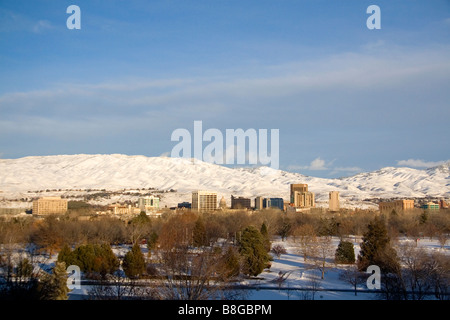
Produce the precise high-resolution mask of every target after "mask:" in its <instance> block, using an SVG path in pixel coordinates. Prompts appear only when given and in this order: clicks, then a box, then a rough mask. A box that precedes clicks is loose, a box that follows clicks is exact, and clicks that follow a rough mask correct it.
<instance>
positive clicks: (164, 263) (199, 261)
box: [0, 210, 449, 299]
mask: <svg viewBox="0 0 450 320" xmlns="http://www.w3.org/2000/svg"><path fill="white" fill-rule="evenodd" d="M351 218H354V220H355V221H356V222H355V221H354V222H351V223H350V221H351ZM369 218H370V219H369ZM411 219H413V220H414V219H417V220H415V221H417V223H418V224H419V225H422V226H424V225H428V224H431V225H434V224H435V223H436V222H438V221H439V222H440V223H442V224H437V223H436V228H439V230H441V231H446V230H447V231H448V228H449V225H448V217H446V216H438V215H437V216H426V217H425V218H424V216H423V215H419V216H417V217H412V218H411V217H406V216H405V215H402V214H396V213H392V214H390V215H388V216H383V217H381V218H377V219H375V220H374V218H373V215H371V216H369V215H368V213H365V212H363V213H361V214H360V215H359V214H353V215H348V216H347V215H343V216H320V215H317V216H314V215H308V214H298V215H289V214H288V215H286V214H280V212H277V211H270V210H268V211H264V212H261V213H258V214H254V215H250V214H248V213H246V212H236V213H227V214H221V213H214V214H195V213H185V214H177V215H171V216H168V217H163V218H162V219H150V218H149V217H147V216H146V215H145V214H141V215H139V216H137V217H135V218H134V219H132V220H130V221H121V220H118V219H112V218H106V219H97V220H93V221H79V220H77V219H74V218H72V217H71V216H70V215H68V216H62V217H48V218H45V219H44V220H42V221H34V220H15V221H14V220H13V221H8V222H5V221H3V222H0V231H2V232H0V242H1V248H2V251H1V252H0V262H1V265H0V267H1V268H2V269H3V270H9V271H7V272H6V273H7V274H8V273H9V274H15V278H16V279H17V278H20V277H18V276H17V275H18V274H19V275H20V274H21V271H20V270H23V269H24V268H23V266H21V265H20V263H21V261H22V260H23V259H22V260H20V259H19V260H18V261H17V259H16V261H14V258H13V252H14V251H17V250H18V249H20V246H21V245H20V243H24V244H27V245H26V250H27V251H28V252H30V253H32V255H33V254H36V255H37V254H42V253H46V254H47V256H48V257H51V256H52V255H54V254H55V253H57V252H59V256H58V262H59V263H62V262H64V264H65V265H73V264H74V265H78V266H79V267H80V268H81V269H82V271H83V272H84V273H85V275H88V276H94V275H95V276H98V278H99V279H105V280H106V279H108V277H109V278H110V277H112V276H114V277H119V276H120V275H119V274H118V273H117V272H116V271H117V270H118V269H122V270H123V272H124V273H125V275H126V277H127V278H128V279H133V280H136V279H138V278H143V277H144V278H148V279H152V281H160V283H159V285H158V286H155V287H158V288H159V289H158V290H154V291H153V292H152V293H151V294H149V293H147V295H148V296H151V297H152V298H182V299H193V298H204V297H205V294H207V295H210V297H211V295H216V296H215V297H219V296H222V297H223V296H224V295H225V294H229V293H230V292H233V290H231V288H233V286H232V283H233V281H234V280H235V279H236V278H237V277H239V276H241V275H246V276H257V275H258V274H260V273H261V272H262V271H263V270H264V268H266V267H268V266H270V256H269V255H268V252H269V251H272V252H273V253H274V254H275V255H276V254H281V253H283V248H280V247H274V248H272V247H271V243H270V239H271V237H272V236H274V235H278V236H281V237H282V239H286V238H287V237H291V239H292V240H294V241H295V242H297V243H299V245H300V248H301V251H300V253H301V254H302V255H303V257H304V259H305V261H307V260H311V261H313V262H314V264H315V265H316V267H317V268H318V269H319V270H321V272H322V278H323V277H324V274H325V270H326V268H327V267H328V265H327V263H329V257H330V255H334V256H335V261H336V262H337V263H350V264H351V263H354V262H355V256H354V248H353V244H352V243H351V242H349V241H345V238H346V237H345V235H346V234H347V232H349V231H348V230H353V231H354V230H355V229H354V228H355V227H356V226H358V225H359V223H360V222H361V221H367V225H365V227H362V226H358V228H361V230H363V232H362V233H361V234H362V235H363V236H364V238H363V243H362V244H361V251H360V254H359V256H358V259H357V267H358V269H359V270H360V271H365V270H366V269H367V266H368V265H371V264H376V265H378V266H380V267H381V268H382V271H383V272H384V273H385V274H387V275H389V277H390V278H389V277H386V278H385V279H391V280H392V279H395V281H400V280H398V279H401V281H406V280H404V279H406V276H404V275H403V274H402V272H404V269H403V268H401V267H400V266H401V265H402V266H404V265H405V264H406V262H405V261H403V260H402V259H404V256H403V255H400V256H399V255H398V254H397V252H396V251H395V250H394V249H393V248H392V243H391V241H390V239H391V235H392V234H395V233H393V232H392V228H393V226H396V225H397V226H398V225H401V223H400V222H399V221H403V220H405V221H406V220H408V221H409V220H411ZM350 224H351V225H352V226H353V227H352V228H350V227H349V225H350ZM344 226H345V227H344ZM429 229H432V228H429ZM343 230H347V231H343ZM332 235H338V236H340V237H341V239H342V241H341V243H340V244H339V246H338V248H337V250H336V251H335V252H333V251H332V250H334V249H333V248H332V246H331V236H332ZM143 240H144V241H145V243H146V244H147V248H146V249H147V254H146V256H145V255H144V254H143V252H142V251H141V248H140V246H139V244H141V243H142V241H143ZM123 243H127V244H129V245H130V246H131V250H130V251H129V252H128V253H126V254H125V255H124V256H121V257H118V256H116V255H114V253H113V252H112V249H111V245H114V244H123ZM18 246H19V248H18ZM22 249H24V248H23V246H22ZM352 254H353V255H352ZM428 258H430V257H428ZM31 260H33V259H31ZM424 260H427V259H424ZM437 260H439V259H437V258H436V259H434V260H433V261H435V262H434V265H435V268H434V269H433V270H434V271H433V272H434V273H432V275H429V276H428V277H429V278H430V277H431V278H433V279H435V280H436V281H437V282H436V281H435V282H434V283H435V285H434V288H436V287H439V285H440V284H442V281H444V280H445V279H447V280H445V281H448V270H449V269H448V266H447V265H446V264H445V263H447V262H445V261H446V260H445V259H443V260H442V259H441V260H442V261H441V260H439V261H438V262H436V261H437ZM427 261H430V259H428V260H427ZM31 263H32V262H31ZM445 268H447V269H445ZM436 270H447V274H446V273H445V272H444V273H443V274H440V273H436V272H437V271H436ZM435 271H436V272H435ZM430 272H431V271H430ZM394 275H395V277H394ZM400 276H402V277H400ZM443 279H444V280H443ZM395 281H394V280H392V281H391V282H390V283H394V282H395ZM428 283H430V282H428ZM385 287H386V288H389V284H388V283H386V284H385ZM403 287H404V288H406V287H408V286H406V285H404V286H403ZM447 287H448V285H447ZM161 288H165V290H162V289H161ZM212 288H214V289H212ZM444 288H445V286H444ZM405 290H406V289H405ZM408 290H409V289H408ZM439 290H440V291H439ZM439 290H438V291H439V292H444V291H445V290H444V289H439ZM406 291H407V290H406ZM406 291H405V292H406ZM110 295H111V294H110ZM99 296H100V295H99Z"/></svg>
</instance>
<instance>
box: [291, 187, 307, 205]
mask: <svg viewBox="0 0 450 320" xmlns="http://www.w3.org/2000/svg"><path fill="white" fill-rule="evenodd" d="M295 191H297V192H308V185H307V184H304V183H297V184H291V203H294V202H295V197H294V195H295V193H294V192H295Z"/></svg>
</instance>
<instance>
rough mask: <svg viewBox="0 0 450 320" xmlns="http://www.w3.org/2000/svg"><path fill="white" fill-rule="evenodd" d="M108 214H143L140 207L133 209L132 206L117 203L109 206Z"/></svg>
mask: <svg viewBox="0 0 450 320" xmlns="http://www.w3.org/2000/svg"><path fill="white" fill-rule="evenodd" d="M108 212H110V213H111V214H119V215H136V214H139V213H140V212H141V209H140V208H138V207H132V206H131V205H125V204H118V203H116V204H111V205H109V206H108Z"/></svg>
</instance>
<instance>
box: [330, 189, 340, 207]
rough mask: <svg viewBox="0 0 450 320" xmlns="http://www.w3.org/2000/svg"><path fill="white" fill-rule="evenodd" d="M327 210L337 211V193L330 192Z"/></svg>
mask: <svg viewBox="0 0 450 320" xmlns="http://www.w3.org/2000/svg"><path fill="white" fill-rule="evenodd" d="M328 204H329V210H330V211H333V212H336V211H339V209H340V205H339V191H330V194H329V202H328Z"/></svg>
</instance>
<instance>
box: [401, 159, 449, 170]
mask: <svg viewBox="0 0 450 320" xmlns="http://www.w3.org/2000/svg"><path fill="white" fill-rule="evenodd" d="M448 161H450V160H447V161H425V160H421V159H408V160H398V161H397V165H398V166H406V167H413V168H430V167H435V166H439V165H441V164H444V163H446V162H448Z"/></svg>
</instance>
